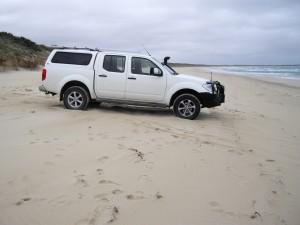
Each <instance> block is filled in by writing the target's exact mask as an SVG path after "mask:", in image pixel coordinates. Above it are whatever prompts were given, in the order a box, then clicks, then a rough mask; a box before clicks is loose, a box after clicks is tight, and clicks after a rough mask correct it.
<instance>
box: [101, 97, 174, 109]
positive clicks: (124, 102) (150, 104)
mask: <svg viewBox="0 0 300 225" xmlns="http://www.w3.org/2000/svg"><path fill="white" fill-rule="evenodd" d="M96 101H97V102H105V103H114V104H118V105H128V106H142V107H155V108H169V106H168V105H166V104H162V103H154V102H139V101H128V100H118V99H107V98H97V99H96Z"/></svg>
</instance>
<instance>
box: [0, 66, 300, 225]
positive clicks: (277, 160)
mask: <svg viewBox="0 0 300 225" xmlns="http://www.w3.org/2000/svg"><path fill="white" fill-rule="evenodd" d="M179 70H180V71H182V72H185V73H194V74H196V75H201V74H203V76H207V77H208V76H209V75H208V74H206V73H203V69H201V68H180V69H179ZM215 78H216V79H218V80H220V81H221V82H222V83H224V84H225V86H226V94H227V96H226V104H224V105H222V106H221V107H219V108H215V109H203V110H202V112H201V115H200V116H199V118H198V119H197V120H195V121H187V120H182V119H179V118H176V117H174V116H173V114H172V112H170V111H166V110H153V109H152V110H145V109H136V108H133V107H131V108H124V107H120V106H113V105H105V104H103V105H101V106H100V107H97V106H96V107H93V108H90V109H89V110H88V111H68V110H65V109H64V108H63V106H62V104H61V103H59V102H58V99H57V97H51V96H45V95H44V94H42V93H40V92H39V91H38V90H37V86H38V84H39V81H40V72H34V71H18V72H6V73H0V87H1V89H0V92H1V94H0V99H1V101H0V124H1V131H0V140H1V147H0V182H1V183H0V224H1V225H2V224H3V225H4V224H5V225H8V224H13V225H24V224H30V225H35V224H47V225H57V224H73V225H83V224H90V225H96V224H120V225H124V224H128V225H129V224H130V225H135V224H136V225H157V224H164V225H182V224H185V225H196V224H228V225H233V224H237V225H241V224H243V225H246V224H272V225H275V224H291V225H296V224H300V215H299V208H300V179H299V178H300V177H299V171H300V151H299V146H300V136H299V134H300V120H299V114H300V89H299V87H300V86H299V84H298V83H297V84H291V83H290V82H289V83H286V84H284V85H283V84H280V83H278V82H273V81H270V80H263V81H262V80H258V79H253V78H246V77H237V76H229V75H221V74H217V75H215Z"/></svg>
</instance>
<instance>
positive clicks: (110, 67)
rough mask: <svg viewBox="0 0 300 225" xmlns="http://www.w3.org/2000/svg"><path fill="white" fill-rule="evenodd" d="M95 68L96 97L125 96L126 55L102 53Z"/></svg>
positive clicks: (120, 98)
mask: <svg viewBox="0 0 300 225" xmlns="http://www.w3.org/2000/svg"><path fill="white" fill-rule="evenodd" d="M102 57H103V58H102V59H101V58H100V59H99V62H103V63H100V64H99V65H98V68H97V69H96V71H95V72H96V75H95V91H96V95H97V97H98V98H106V99H119V100H122V99H124V98H125V87H126V57H125V56H121V55H103V56H102Z"/></svg>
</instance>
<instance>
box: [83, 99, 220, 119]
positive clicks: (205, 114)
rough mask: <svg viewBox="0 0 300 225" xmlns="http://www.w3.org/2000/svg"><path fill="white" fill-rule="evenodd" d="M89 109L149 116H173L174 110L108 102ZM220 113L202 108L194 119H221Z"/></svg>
mask: <svg viewBox="0 0 300 225" xmlns="http://www.w3.org/2000/svg"><path fill="white" fill-rule="evenodd" d="M89 109H96V110H101V111H106V112H116V113H122V114H130V115H137V116H138V115H141V116H142V115H151V116H164V117H170V116H172V117H174V116H175V115H174V112H173V110H172V109H169V108H155V107H138V106H126V105H113V104H108V103H102V104H101V105H92V106H90V107H89ZM222 117H223V116H222V113H220V112H217V111H208V110H206V109H204V110H202V111H201V112H200V114H199V116H198V117H197V118H196V119H195V120H200V121H201V120H220V119H222Z"/></svg>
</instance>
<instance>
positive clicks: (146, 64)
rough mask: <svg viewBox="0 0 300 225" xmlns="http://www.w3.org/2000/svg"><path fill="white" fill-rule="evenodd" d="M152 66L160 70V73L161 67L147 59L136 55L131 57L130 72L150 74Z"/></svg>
mask: <svg viewBox="0 0 300 225" xmlns="http://www.w3.org/2000/svg"><path fill="white" fill-rule="evenodd" d="M154 68H157V69H158V71H160V74H162V71H161V69H160V68H158V67H157V66H156V65H155V64H154V63H153V62H151V61H150V60H149V59H144V58H138V57H132V58H131V73H133V74H142V75H152V73H153V70H154Z"/></svg>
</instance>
